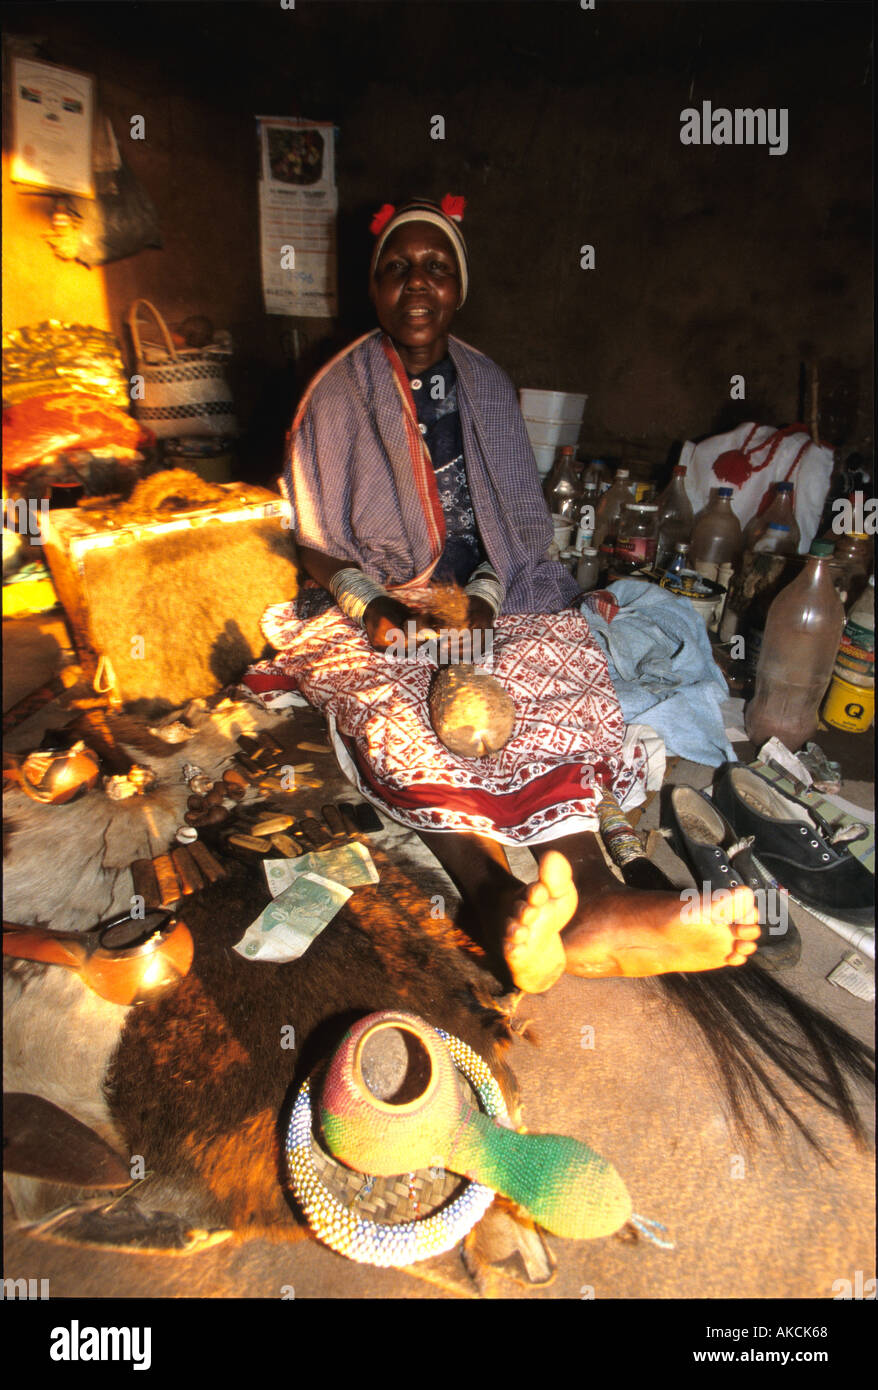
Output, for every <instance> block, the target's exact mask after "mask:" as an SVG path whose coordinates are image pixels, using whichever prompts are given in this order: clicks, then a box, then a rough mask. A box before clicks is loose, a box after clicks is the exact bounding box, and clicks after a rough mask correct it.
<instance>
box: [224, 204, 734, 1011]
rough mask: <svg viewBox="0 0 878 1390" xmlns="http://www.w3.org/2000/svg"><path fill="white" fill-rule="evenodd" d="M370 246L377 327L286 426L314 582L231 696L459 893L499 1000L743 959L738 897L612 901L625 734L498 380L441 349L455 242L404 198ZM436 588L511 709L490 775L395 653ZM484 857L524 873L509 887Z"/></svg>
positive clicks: (465, 353) (460, 269)
mask: <svg viewBox="0 0 878 1390" xmlns="http://www.w3.org/2000/svg"><path fill="white" fill-rule="evenodd" d="M387 211H388V212H390V213H392V211H393V210H392V209H388V210H387ZM379 216H380V215H379ZM377 221H378V219H376V222H377ZM373 231H376V232H377V242H376V245H375V250H374V255H373V259H372V266H371V272H370V287H369V288H370V294H371V298H372V302H373V304H374V306H375V311H376V315H377V318H378V323H379V325H380V328H378V329H376V330H375V331H374V332H372V333H369V334H367V335H366V336H364V337H363V338H360V339H359V340H358V341H357V342H355V343H353V344H351V346H350V347H348V348H347V349H346V350H345V351H344V352H342V353H340V354H339V355H338V356H337V357H336V358H334V359H333V361H331V362H330V363H329V364H328V366H326V367H325V368H324V369H323V370H322V371H321V372H320V373H319V374H318V376H317V377H316V378H315V380H314V381H313V382H312V383H311V385H310V387H309V388H308V391H307V392H306V394H305V397H304V399H303V400H302V402H301V405H300V407H299V410H298V412H297V414H296V417H295V420H294V422H293V426H292V430H291V437H290V450H289V458H288V463H287V467H286V472H285V477H284V485H285V488H286V491H287V494H288V498H289V501H290V503H291V504H292V507H293V510H294V528H295V536H296V541H297V543H298V547H299V556H300V561H301V565H302V567H303V569H304V570H305V571H306V573H307V574H308V575H309V576H310V577H311V579H312V580H313V581H314V582H315V585H316V586H319V589H317V590H315V588H314V587H312V588H311V589H310V591H309V590H308V589H307V588H306V589H305V590H304V591H303V592H302V593H301V594H300V596H299V600H298V602H297V604H296V605H292V604H288V605H283V606H281V607H279V608H274V609H271V610H269V613H268V614H267V615H266V620H265V631H266V635H267V636H268V638H269V640H270V641H272V643H273V645H274V646H275V647H276V648H277V649H278V655H277V657H276V658H275V659H274V660H273V661H269V662H264V663H261V664H260V666H258V667H256V668H253V670H251V671H250V672H249V673H248V676H247V677H246V683H247V684H248V686H249V687H250V688H251V689H252V690H253V691H254V692H256V693H258V694H260V695H261V696H262V698H263V699H264V701H265V703H266V704H267V705H271V703H272V700H273V698H276V696H277V692H279V691H282V690H284V689H286V690H289V689H290V688H293V687H296V688H299V689H300V690H301V691H302V692H303V694H304V695H305V696H306V697H307V698H308V699H309V701H310V702H311V703H312V704H315V705H317V706H318V707H319V708H320V709H321V710H323V712H324V713H325V714H326V715H327V717H328V720H329V724H330V730H331V732H332V734H333V738H334V741H335V745H336V748H337V750H338V752H339V755H340V758H341V761H342V765H343V766H344V767H345V770H346V771H347V772H348V774H349V775H350V776H351V777H352V779H353V780H354V781H355V782H356V783H357V785H358V787H359V789H360V790H361V792H362V793H363V795H364V796H366V797H367V798H369V799H370V800H372V801H373V802H374V803H375V804H376V805H378V807H379V808H380V809H381V810H384V811H386V812H387V813H388V814H389V815H391V816H392V817H394V818H395V819H396V820H399V821H401V822H403V823H404V824H406V825H408V826H410V827H412V828H413V829H415V830H417V831H418V833H419V834H420V835H421V837H422V839H423V840H424V841H425V843H426V844H427V845H428V847H429V848H430V849H431V850H432V852H433V853H434V854H435V856H436V858H437V859H438V860H439V862H440V863H441V864H442V866H443V867H444V868H445V870H446V871H447V873H448V874H449V876H450V877H451V879H452V880H453V882H454V883H455V885H456V887H457V888H458V890H459V891H460V893H461V896H462V898H463V901H464V905H465V920H466V924H467V925H468V927H469V929H470V930H471V931H472V932H473V934H475V935H477V936H478V939H479V940H480V941H481V944H482V945H483V946H484V947H485V948H486V949H487V950H489V951H491V952H492V953H494V954H495V955H500V954H502V956H503V958H504V959H505V961H506V963H507V966H508V968H509V971H510V973H511V976H512V979H513V980H514V982H515V984H516V985H517V986H518V987H519V988H520V989H523V990H526V991H528V992H531V993H533V992H540V991H543V990H545V989H548V988H549V987H550V986H551V985H552V984H553V983H554V982H555V980H557V979H558V977H559V976H560V975H561V974H562V973H563V972H564V971H565V970H566V971H568V972H570V973H572V974H576V975H586V976H592V977H596V976H608V975H629V976H630V975H657V974H662V973H665V972H676V971H686V972H690V971H701V970H711V969H715V968H717V967H719V966H724V965H740V964H742V963H743V962H744V961H745V960H746V959H747V957H748V955H749V954H751V953H752V952H753V951H754V950H755V949H756V947H755V943H756V939H757V937H758V936H759V926H758V923H757V914H756V909H755V904H754V900H753V895H752V894H751V892H750V890H749V889H747V888H740V889H737V890H736V891H735V893H734V895H732V896H731V897H727V898H725V900H724V901H721V902H716V903H714V904H710V903H704V904H703V905H702V909H701V915H700V916H698V917H697V918H696V919H695V920H692V914H691V909H690V910H687V909H686V908H684V905H683V903H682V901H681V898H680V895H679V894H678V893H675V892H652V891H650V892H646V891H638V890H635V889H631V888H627V887H625V886H624V885H622V884H620V882H619V880H618V879H617V878H616V877H615V876H614V875H613V874H612V873H611V872H610V870H609V869H608V867H607V865H606V862H605V860H604V857H603V854H602V852H601V848H600V845H599V843H598V840H597V836H596V834H595V831H596V829H597V818H596V815H595V807H596V805H597V803H598V801H599V798H600V784H601V783H602V782H603V784H604V785H609V786H611V788H612V790H613V792H614V794H615V795H616V796H617V797H618V798H619V799H622V798H624V797H626V796H629V795H630V794H631V793H632V791H636V786H637V783H638V782H641V783H642V782H643V780H644V778H645V763H646V757H645V754H644V751H643V747H642V745H639V744H638V743H637V742H636V740H634V741H632V740H631V739H630V738H628V739H626V737H625V728H624V724H623V721H622V717H621V712H620V710H619V705H618V701H617V700H616V697H615V693H614V691H613V688H612V685H611V682H610V680H609V677H608V674H607V664H606V659H605V657H604V655H603V653H602V652H601V650H600V648H599V647H598V646H597V644H596V643H595V642H594V641H593V639H592V638H591V636H590V633H589V628H588V623H587V621H586V619H585V617H583V616H582V614H581V613H580V612H578V611H576V610H573V609H571V608H570V607H569V605H570V604H571V602H572V601H573V599H574V598H575V597H576V594H577V589H576V585H575V583H574V581H573V580H572V578H571V577H570V575H569V574H568V573H567V571H566V570H565V569H564V567H563V566H562V565H560V564H558V563H557V562H555V561H551V560H548V559H547V558H546V553H547V550H548V548H549V545H550V543H551V541H552V535H553V531H552V523H551V518H550V516H549V512H548V509H547V507H546V503H545V500H544V498H543V495H542V491H541V488H540V483H539V477H538V474H537V471H536V466H535V464H534V460H533V454H532V451H531V448H530V445H529V442H528V438H527V433H526V430H525V426H524V421H523V419H522V416H521V413H520V410H519V408H518V402H517V399H516V396H515V392H514V390H513V387H512V385H511V383H510V381H509V379H508V378H507V377H506V375H505V374H504V373H503V372H502V371H501V370H500V369H499V368H498V367H497V366H496V365H495V364H494V363H493V362H491V361H490V360H489V359H488V358H486V357H485V356H483V355H482V354H481V353H479V352H477V351H475V350H474V349H473V348H470V347H468V346H466V345H465V344H464V343H462V342H460V341H459V339H457V338H453V337H449V329H450V327H451V324H452V321H453V319H454V315H455V313H456V311H457V310H458V309H459V308H460V306H461V305H462V304H463V302H464V299H465V297H466V291H467V275H468V267H467V253H466V246H465V244H464V240H463V237H462V235H461V233H460V230H459V227H458V226H457V224H456V222H455V221H454V220H453V219H452V218H451V217H449V216H447V215H446V214H445V212H443V211H442V209H441V208H440V207H438V206H436V205H435V204H432V203H427V202H418V203H412V204H409V205H407V206H406V207H404V208H402V209H401V210H400V211H398V212H395V213H393V215H391V216H390V217H389V220H387V221H386V222H385V223H384V225H383V226H378V227H376V226H375V224H373ZM440 581H441V582H446V583H447V582H457V583H459V584H462V585H463V586H465V591H466V593H467V597H468V615H467V619H466V623H465V629H466V630H467V631H468V632H469V633H470V634H472V640H473V643H474V644H475V642H476V641H477V640H478V641H480V642H481V643H482V650H490V651H491V652H492V657H493V660H492V665H491V667H490V670H491V673H492V674H493V675H494V677H495V678H496V679H497V680H499V681H500V682H501V684H502V685H503V686H504V687H505V688H506V689H507V691H508V692H509V694H510V695H511V696H512V698H513V700H514V702H515V707H516V714H517V722H516V728H515V733H514V736H513V738H512V740H511V741H510V742H509V743H508V744H507V745H506V747H505V748H503V749H502V750H501V751H500V752H499V753H497V754H496V755H494V756H493V757H491V758H480V759H475V760H467V759H464V758H460V757H457V756H456V755H455V754H453V753H451V752H449V751H448V750H447V749H446V748H445V747H444V746H443V745H442V744H441V743H440V742H439V740H438V738H437V737H436V734H435V733H434V732H433V729H432V727H431V724H430V719H429V710H428V704H427V696H428V691H429V686H430V679H431V676H432V674H433V667H432V666H431V665H430V663H429V662H428V661H426V660H424V659H420V660H419V659H418V656H417V653H412V654H411V659H405V660H399V659H398V646H397V645H395V644H397V643H398V642H399V633H400V631H402V632H403V633H405V632H407V631H408V632H411V631H414V632H415V633H417V632H421V633H424V632H425V630H427V629H432V628H433V627H435V625H436V622H437V619H436V618H435V617H434V616H433V615H431V613H430V612H429V586H430V585H431V584H433V585H435V584H436V583H438V582H440ZM315 594H316V596H317V600H318V601H317V602H316V603H315V602H314V601H313V600H314V597H315ZM409 624H413V625H414V627H413V629H412V628H410V627H409V626H408V625H409ZM392 643H393V644H394V645H393V646H392V647H391V644H392ZM389 647H391V651H390V652H388V648H389ZM504 844H527V845H529V846H531V847H532V848H533V850H534V852H535V854H536V855H537V856H538V860H539V877H538V878H537V880H536V881H535V882H534V883H533V884H531V885H530V886H529V887H525V886H524V885H523V884H522V883H521V882H519V880H518V879H516V878H515V877H514V876H513V874H512V873H511V871H510V868H509V864H508V861H507V859H506V855H505V852H504V849H503V845H504Z"/></svg>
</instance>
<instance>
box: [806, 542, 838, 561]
mask: <svg viewBox="0 0 878 1390" xmlns="http://www.w3.org/2000/svg"><path fill="white" fill-rule="evenodd" d="M834 550H835V546H834V545H833V544H832V541H814V543H813V545H812V546H811V549H810V550H809V552H808V554H809V555H817V556H818V557H819V558H820V559H821V560H825V559H826V557H827V556H828V555H831V554H832V552H833V551H834Z"/></svg>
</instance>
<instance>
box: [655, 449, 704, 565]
mask: <svg viewBox="0 0 878 1390" xmlns="http://www.w3.org/2000/svg"><path fill="white" fill-rule="evenodd" d="M685 477H686V469H685V468H684V467H683V465H682V464H679V463H678V464H677V466H676V468H675V469H674V471H673V473H672V475H671V481H670V482H669V483H668V486H667V487H666V488H665V490H664V492H663V493H662V494H661V496H660V497H659V499H658V509H659V531H658V545H657V547H656V564H657V565H658V568H659V569H664V568H665V566H666V565H667V564H668V562H669V560H670V559H671V557H672V556H673V554H674V547H675V546H676V544H677V542H678V541H688V539H689V537H690V536H691V534H692V525H693V522H694V520H695V517H694V514H693V511H692V503H691V502H690V501H689V497H688V495H687V493H686V486H685V483H684V481H683V480H684V478H685Z"/></svg>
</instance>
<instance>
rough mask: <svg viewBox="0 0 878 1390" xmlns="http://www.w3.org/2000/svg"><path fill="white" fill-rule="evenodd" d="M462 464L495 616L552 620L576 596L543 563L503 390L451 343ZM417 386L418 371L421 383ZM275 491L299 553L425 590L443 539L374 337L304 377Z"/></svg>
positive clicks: (409, 407) (389, 361)
mask: <svg viewBox="0 0 878 1390" xmlns="http://www.w3.org/2000/svg"><path fill="white" fill-rule="evenodd" d="M448 351H449V354H450V356H451V359H452V361H453V362H454V366H455V368H456V370H457V382H458V405H459V409H460V421H461V429H462V432H463V447H464V458H465V460H466V469H467V476H468V479H469V487H470V494H471V496H472V501H473V509H474V511H475V515H476V521H477V523H478V527H479V531H480V533H481V537H482V541H483V544H484V547H485V552H486V554H487V556H488V559H489V560H490V562H491V564H492V565H493V566H494V569H495V570H496V572H497V573H498V574H499V575H500V577H501V579H502V580H503V582H504V584H505V586H506V600H505V602H504V604H503V612H504V613H557V612H559V611H560V610H561V609H562V608H564V607H566V606H567V605H568V604H569V603H570V602H571V600H572V599H573V598H574V596H575V595H576V593H577V592H578V589H577V586H576V583H575V581H574V580H573V578H572V576H571V575H570V574H569V573H568V572H567V570H565V568H564V566H563V565H560V564H558V563H557V561H552V560H546V559H545V554H546V550H547V549H548V547H549V545H550V544H551V542H552V535H553V531H552V521H551V517H550V516H549V511H548V508H547V506H546V503H545V500H544V498H543V494H542V489H541V487H540V480H539V475H538V473H537V470H536V464H535V462H534V457H533V452H532V450H531V446H530V441H529V440H528V437H527V431H526V429H525V424H524V419H523V418H522V414H521V411H520V409H519V406H518V399H517V397H516V394H515V389H514V387H513V385H512V383H511V381H510V380H509V378H508V377H507V375H506V373H505V372H503V371H502V370H501V369H500V368H499V367H498V366H497V365H496V364H495V363H494V362H492V361H491V360H490V358H488V357H485V355H484V354H483V353H481V352H478V351H476V349H475V348H471V347H469V346H467V344H466V343H462V342H460V340H459V339H457V338H449V340H448ZM424 375H425V377H426V379H427V380H429V370H428V371H427V372H425V374H424ZM283 482H284V487H285V490H286V493H287V497H288V499H289V501H290V503H291V504H292V507H293V512H294V517H295V522H294V526H295V537H296V540H297V541H298V542H299V544H300V545H305V546H310V547H311V548H312V549H314V550H319V551H322V552H323V553H324V554H327V555H332V556H335V557H337V558H338V559H340V560H349V561H351V562H352V563H354V564H357V565H359V566H360V567H361V568H362V569H363V571H364V573H365V574H367V575H368V576H369V578H370V579H372V580H374V581H375V582H376V583H379V584H382V585H385V586H386V587H388V588H393V587H396V586H401V585H405V584H410V583H412V582H413V581H416V582H420V583H425V582H427V580H428V579H429V576H430V573H431V572H432V570H433V567H434V566H435V564H436V562H437V560H438V559H439V555H440V554H441V551H442V545H443V542H444V535H445V528H444V519H443V517H442V510H441V505H440V503H439V499H438V493H437V491H436V482H435V477H434V474H433V468H432V464H431V462H430V457H429V454H428V452H427V448H426V445H425V444H424V442H423V439H422V437H421V435H420V433H419V431H418V427H417V415H416V412H415V407H414V402H413V400H412V396H411V391H410V390H409V386H408V379H407V377H406V374H405V371H404V369H403V366H402V362H401V361H400V359H399V357H398V355H397V353H396V351H395V350H394V348H393V347H392V345H391V343H390V340H389V338H387V336H386V335H385V334H384V333H383V332H382V331H381V330H380V329H376V330H375V331H374V332H372V333H369V334H367V335H366V336H365V337H363V338H359V339H358V340H357V341H356V342H355V343H352V344H351V345H350V347H348V348H346V349H345V350H344V351H343V352H341V353H339V354H338V356H336V357H335V358H333V360H332V361H331V362H329V363H328V364H327V366H326V367H324V368H323V370H322V371H321V372H320V373H319V374H318V375H317V376H316V377H315V379H314V380H313V381H312V383H311V385H310V386H309V387H308V390H307V391H306V393H305V396H304V397H303V399H302V402H301V404H300V406H299V409H298V411H297V412H296V418H295V420H294V421H293V425H292V429H291V431H290V438H289V451H288V456H287V463H286V467H285V470H284V479H283Z"/></svg>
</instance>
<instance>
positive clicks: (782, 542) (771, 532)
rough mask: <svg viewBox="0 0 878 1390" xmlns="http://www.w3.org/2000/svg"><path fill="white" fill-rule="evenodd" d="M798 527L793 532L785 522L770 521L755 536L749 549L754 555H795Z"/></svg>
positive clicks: (797, 546) (797, 542)
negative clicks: (768, 524) (769, 523)
mask: <svg viewBox="0 0 878 1390" xmlns="http://www.w3.org/2000/svg"><path fill="white" fill-rule="evenodd" d="M798 532H799V528H798V526H797V527H796V530H795V533H794V532H793V530H792V527H790V526H787V525H786V524H785V523H781V522H777V523H776V522H772V523H771V525H770V526H767V527H766V528H765V530H764V531H763V532H762V533H761V534H760V535H758V536H757V537H756V540H755V541H754V542H753V545H752V546H751V549H752V551H753V554H754V555H795V554H796V553H797V552H798V549H799V541H798Z"/></svg>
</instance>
